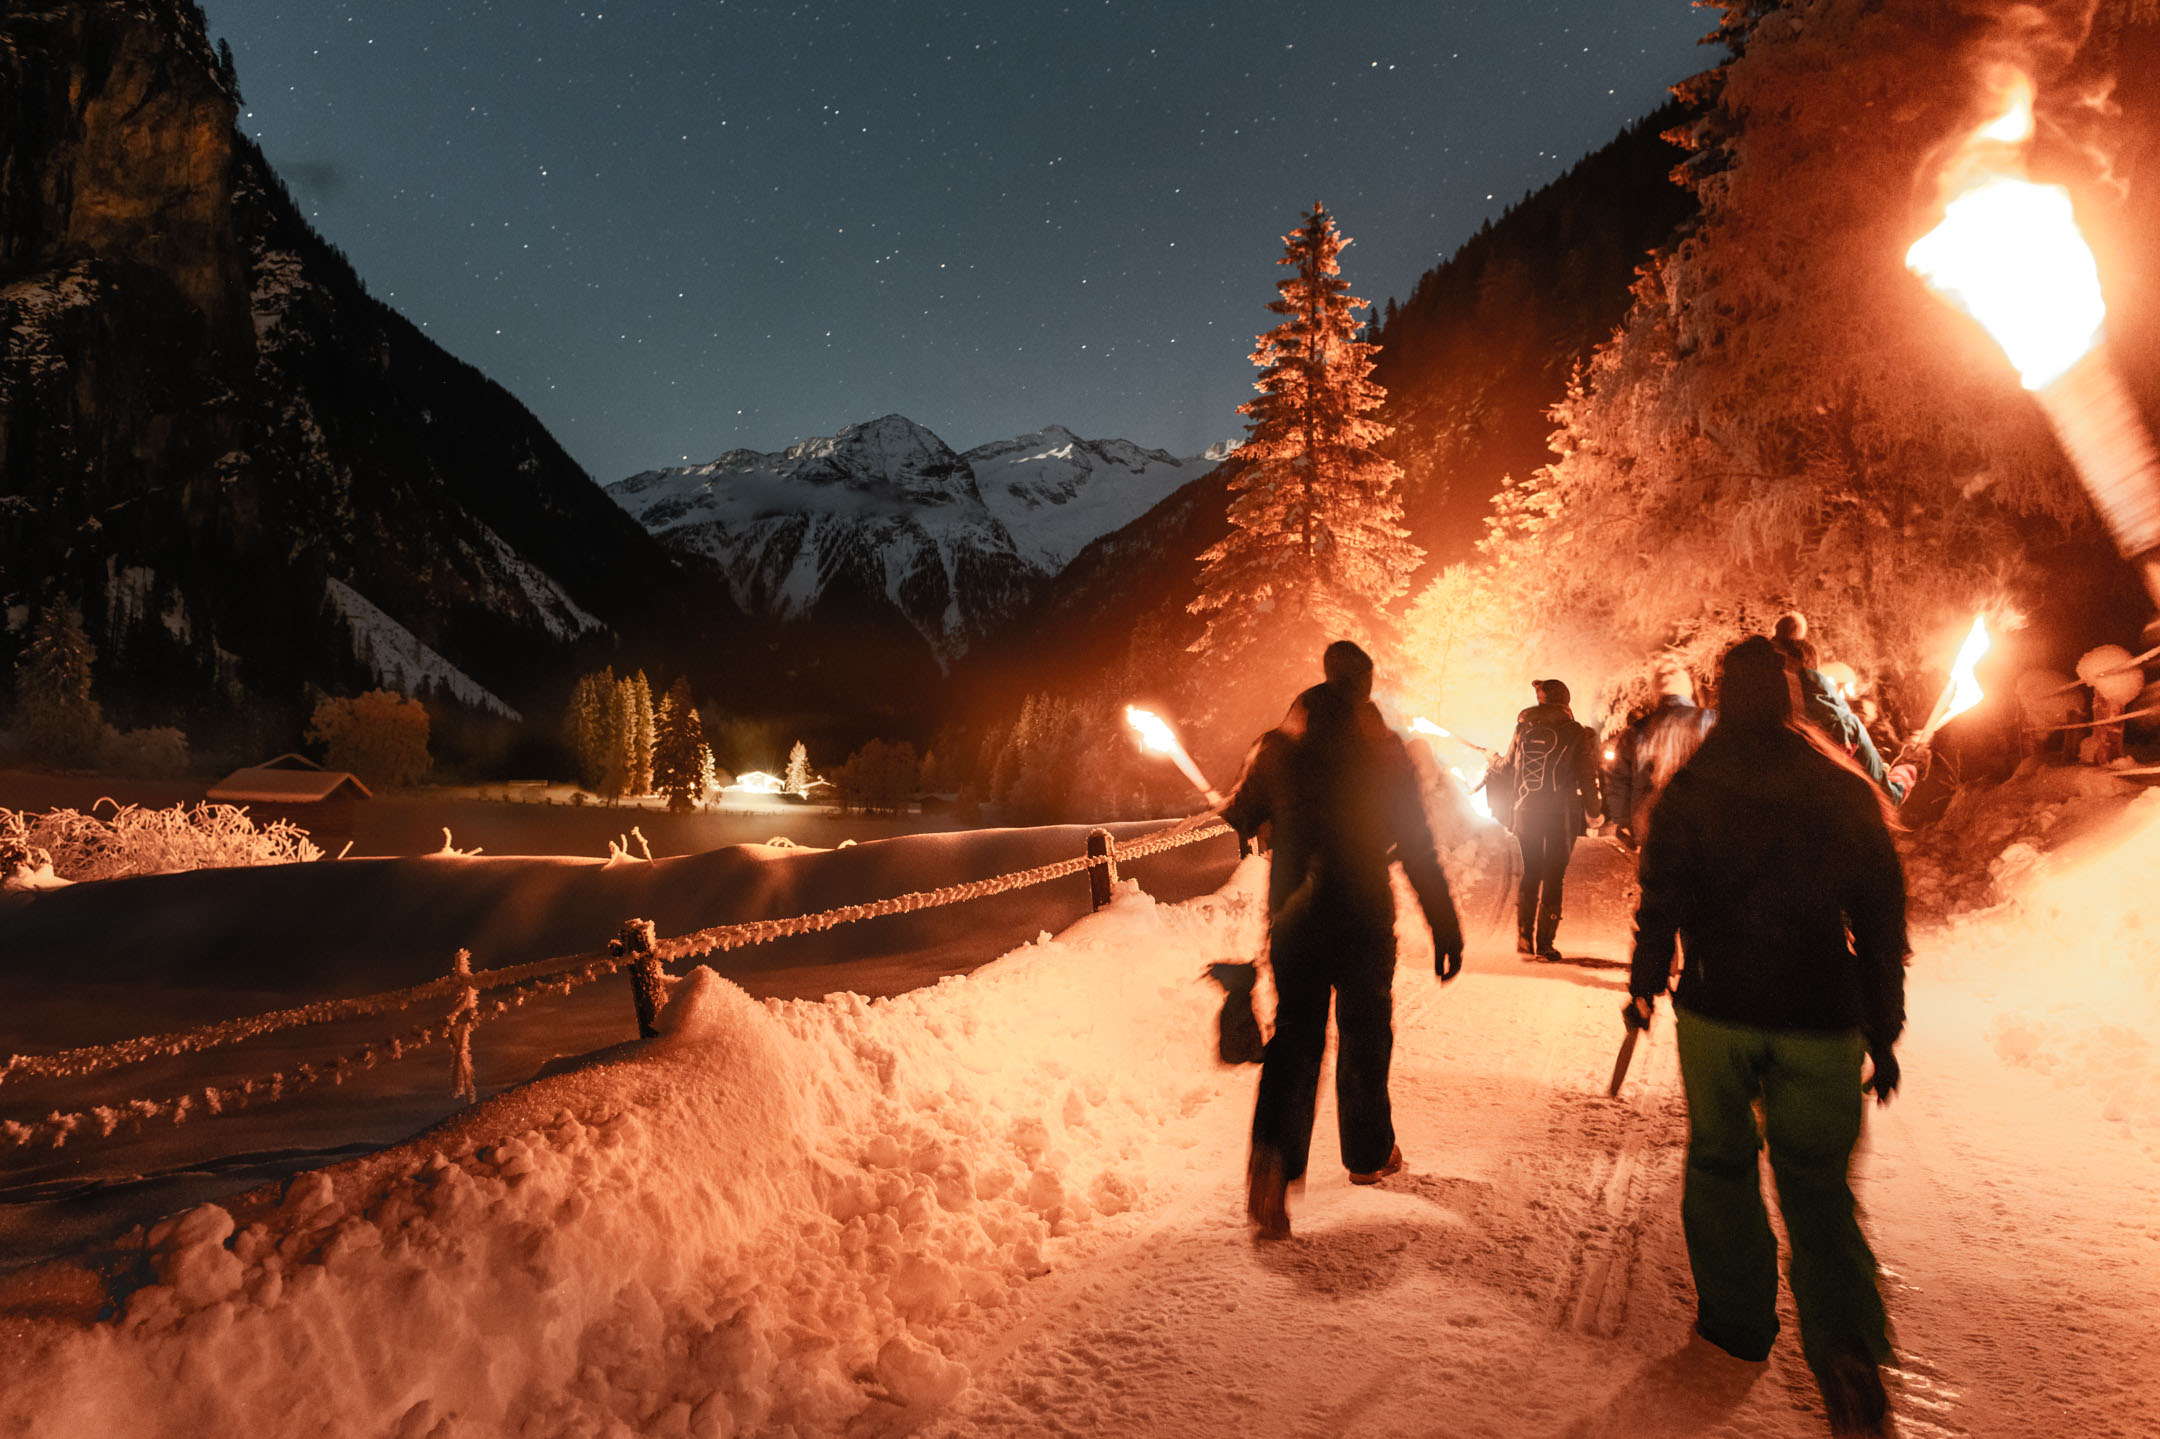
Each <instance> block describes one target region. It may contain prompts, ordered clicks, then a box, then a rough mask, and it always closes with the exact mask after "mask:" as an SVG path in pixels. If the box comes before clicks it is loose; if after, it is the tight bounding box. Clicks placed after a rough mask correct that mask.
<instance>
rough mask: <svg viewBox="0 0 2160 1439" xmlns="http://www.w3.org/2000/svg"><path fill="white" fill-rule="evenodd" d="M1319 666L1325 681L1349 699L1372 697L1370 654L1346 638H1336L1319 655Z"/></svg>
mask: <svg viewBox="0 0 2160 1439" xmlns="http://www.w3.org/2000/svg"><path fill="white" fill-rule="evenodd" d="M1320 668H1321V670H1322V671H1323V672H1325V673H1326V675H1327V682H1328V683H1329V684H1331V685H1333V686H1334V687H1335V688H1337V689H1339V690H1341V691H1343V692H1344V693H1345V694H1347V695H1348V696H1349V697H1350V698H1351V699H1354V700H1362V699H1370V698H1371V697H1372V675H1373V663H1372V656H1371V655H1369V654H1367V653H1365V651H1363V650H1361V649H1359V648H1358V647H1357V646H1356V645H1354V644H1352V643H1351V642H1350V641H1348V640H1337V641H1335V643H1333V644H1331V645H1329V646H1328V647H1327V650H1326V651H1325V652H1324V653H1323V654H1322V655H1321V656H1320Z"/></svg>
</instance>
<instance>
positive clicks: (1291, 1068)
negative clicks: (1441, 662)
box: [1223, 640, 1463, 1239]
mask: <svg viewBox="0 0 2160 1439" xmlns="http://www.w3.org/2000/svg"><path fill="white" fill-rule="evenodd" d="M1323 663H1324V666H1325V672H1326V675H1327V680H1326V682H1325V683H1323V684H1318V685H1314V686H1313V687H1312V688H1311V689H1308V690H1306V691H1305V692H1304V693H1303V694H1300V695H1299V696H1298V697H1297V700H1296V702H1295V703H1293V704H1292V705H1291V707H1290V712H1289V714H1288V715H1287V716H1285V717H1284V719H1283V722H1282V723H1281V724H1280V725H1278V726H1277V727H1276V728H1275V729H1273V730H1270V731H1269V732H1268V733H1267V734H1265V735H1263V736H1261V738H1260V740H1259V742H1258V743H1257V744H1256V745H1254V747H1253V751H1252V754H1251V756H1250V757H1249V758H1248V760H1247V761H1246V766H1245V773H1244V775H1243V776H1242V777H1241V778H1240V779H1239V781H1238V785H1237V789H1236V792H1235V793H1233V794H1232V795H1231V797H1230V799H1229V801H1228V802H1227V804H1226V805H1225V807H1224V811H1223V818H1224V819H1226V820H1228V821H1229V823H1230V824H1231V825H1232V826H1233V827H1234V828H1235V829H1236V830H1237V831H1238V833H1239V834H1240V835H1241V836H1246V837H1252V836H1255V835H1259V834H1260V833H1261V832H1262V831H1263V830H1265V831H1266V833H1267V838H1268V840H1269V844H1270V851H1269V870H1268V939H1269V950H1268V958H1269V963H1270V965H1271V966H1272V967H1273V970H1274V975H1275V996H1276V1007H1275V1033H1274V1036H1273V1037H1272V1038H1270V1039H1269V1040H1268V1043H1267V1049H1266V1052H1265V1054H1264V1056H1263V1058H1262V1061H1261V1065H1260V1087H1259V1094H1258V1096H1257V1098H1256V1100H1255V1102H1254V1105H1253V1127H1252V1154H1251V1158H1250V1161H1249V1163H1248V1165H1247V1172H1246V1211H1247V1214H1248V1217H1249V1218H1250V1219H1251V1221H1252V1223H1253V1226H1254V1228H1255V1230H1256V1231H1257V1232H1258V1234H1259V1235H1260V1236H1261V1237H1263V1238H1273V1239H1280V1238H1287V1237H1288V1236H1289V1233H1290V1217H1289V1212H1288V1208H1287V1190H1288V1186H1289V1185H1290V1184H1291V1183H1292V1182H1294V1181H1296V1180H1297V1179H1299V1178H1301V1177H1303V1175H1304V1173H1305V1164H1306V1158H1307V1152H1308V1150H1309V1149H1310V1148H1311V1145H1312V1127H1313V1111H1314V1107H1315V1104H1316V1102H1317V1100H1318V1096H1319V1088H1320V1067H1321V1059H1322V1057H1323V1055H1324V1054H1325V1052H1326V1049H1327V1026H1328V1009H1329V1004H1330V1000H1331V999H1332V1001H1333V1004H1334V1008H1335V1025H1336V1030H1337V1035H1338V1040H1339V1043H1338V1046H1337V1050H1336V1057H1335V1107H1336V1110H1337V1118H1338V1121H1339V1123H1340V1129H1341V1142H1342V1160H1343V1164H1344V1166H1345V1167H1346V1168H1348V1169H1349V1170H1350V1177H1351V1179H1352V1181H1353V1182H1356V1183H1361V1184H1373V1183H1378V1182H1379V1181H1380V1180H1382V1179H1384V1178H1386V1177H1387V1176H1388V1175H1390V1174H1393V1173H1395V1172H1397V1171H1398V1170H1400V1169H1401V1168H1402V1163H1403V1159H1402V1150H1401V1148H1400V1147H1399V1146H1398V1145H1397V1144H1396V1142H1395V1124H1394V1118H1393V1115H1392V1113H1391V1111H1390V1109H1389V1105H1388V1065H1389V1062H1390V1060H1391V1059H1392V1057H1393V1052H1394V1047H1395V1029H1394V1018H1393V1008H1394V996H1393V991H1394V979H1395V898H1394V893H1393V890H1392V888H1391V886H1390V883H1389V878H1388V875H1389V864H1390V861H1391V860H1392V861H1398V862H1400V863H1401V865H1402V867H1403V869H1404V871H1405V872H1406V873H1407V874H1408V875H1409V877H1410V883H1411V886H1412V888H1413V889H1414V890H1415V891H1416V893H1417V897H1418V902H1419V904H1420V906H1421V907H1422V908H1423V910H1424V915H1425V922H1426V924H1427V925H1428V926H1430V927H1431V929H1432V936H1433V950H1434V960H1433V968H1434V972H1435V973H1436V974H1438V975H1439V977H1440V978H1441V979H1442V980H1443V981H1445V980H1450V979H1453V978H1454V977H1455V976H1456V974H1458V973H1460V972H1461V969H1462V950H1463V938H1462V926H1461V924H1460V923H1459V922H1458V921H1457V919H1456V915H1455V903H1454V900H1453V899H1452V898H1451V897H1450V895H1449V893H1448V882H1447V876H1446V874H1445V873H1444V872H1443V871H1442V869H1441V867H1440V857H1439V854H1438V852H1437V851H1436V850H1435V848H1434V846H1433V838H1432V831H1431V829H1430V828H1429V827H1428V826H1427V824H1426V820H1425V813H1424V810H1423V808H1422V805H1421V802H1420V800H1419V797H1418V786H1417V781H1416V777H1415V774H1414V772H1413V770H1412V769H1411V764H1410V757H1409V753H1408V751H1407V750H1406V749H1405V747H1404V745H1403V742H1402V739H1401V737H1400V736H1398V735H1396V734H1395V733H1394V732H1393V731H1392V730H1390V729H1389V728H1388V727H1387V725H1386V723H1385V722H1384V721H1383V720H1382V719H1381V718H1380V712H1379V710H1378V709H1376V708H1375V707H1374V706H1373V703H1372V700H1371V694H1372V673H1373V666H1372V660H1371V659H1370V658H1369V657H1368V656H1367V655H1366V653H1365V651H1363V650H1362V649H1360V648H1358V647H1357V646H1356V645H1354V644H1351V643H1350V642H1349V641H1347V640H1337V641H1336V642H1335V643H1334V644H1331V645H1329V646H1328V647H1327V651H1326V654H1325V656H1324V657H1323Z"/></svg>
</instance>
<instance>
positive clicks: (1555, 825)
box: [1515, 810, 1575, 950]
mask: <svg viewBox="0 0 2160 1439" xmlns="http://www.w3.org/2000/svg"><path fill="white" fill-rule="evenodd" d="M1515 825H1516V829H1515V842H1516V843H1517V844H1519V845H1521V846H1522V887H1521V888H1520V889H1519V890H1517V891H1516V893H1515V929H1516V932H1517V933H1518V934H1520V935H1521V936H1522V937H1523V938H1524V939H1527V940H1530V941H1531V942H1532V944H1533V945H1534V947H1535V948H1537V949H1540V950H1546V949H1550V948H1552V943H1553V936H1554V935H1556V934H1558V933H1559V932H1560V898H1561V890H1562V888H1563V887H1564V885H1565V883H1566V880H1567V865H1568V856H1569V855H1570V854H1572V853H1573V852H1574V849H1575V824H1574V816H1573V815H1571V814H1569V813H1568V812H1567V811H1566V810H1555V811H1553V812H1552V813H1550V814H1539V813H1534V812H1533V813H1518V814H1517V815H1516V817H1515Z"/></svg>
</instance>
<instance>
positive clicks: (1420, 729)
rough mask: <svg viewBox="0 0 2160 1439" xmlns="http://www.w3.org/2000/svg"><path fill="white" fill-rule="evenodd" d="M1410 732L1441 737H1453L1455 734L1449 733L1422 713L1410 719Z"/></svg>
mask: <svg viewBox="0 0 2160 1439" xmlns="http://www.w3.org/2000/svg"><path fill="white" fill-rule="evenodd" d="M1410 733H1412V734H1432V735H1438V736H1440V738H1442V739H1453V738H1455V736H1453V735H1451V734H1449V733H1448V732H1447V731H1446V730H1444V729H1442V728H1440V726H1438V725H1436V724H1434V723H1433V722H1432V721H1431V720H1429V719H1427V718H1425V716H1423V715H1419V716H1418V717H1417V718H1416V719H1414V720H1412V721H1410Z"/></svg>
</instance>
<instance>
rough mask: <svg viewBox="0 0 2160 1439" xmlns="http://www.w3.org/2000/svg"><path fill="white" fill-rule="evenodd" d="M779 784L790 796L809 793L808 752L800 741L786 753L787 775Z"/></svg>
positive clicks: (807, 748)
mask: <svg viewBox="0 0 2160 1439" xmlns="http://www.w3.org/2000/svg"><path fill="white" fill-rule="evenodd" d="M780 783H781V787H782V788H783V789H786V790H787V791H788V792H789V793H791V794H808V793H809V792H810V750H809V747H808V746H806V745H805V744H804V743H803V742H802V741H801V740H797V741H795V748H793V749H791V750H789V751H788V757H787V774H786V776H785V777H784V778H782V780H781V782H780Z"/></svg>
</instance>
